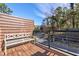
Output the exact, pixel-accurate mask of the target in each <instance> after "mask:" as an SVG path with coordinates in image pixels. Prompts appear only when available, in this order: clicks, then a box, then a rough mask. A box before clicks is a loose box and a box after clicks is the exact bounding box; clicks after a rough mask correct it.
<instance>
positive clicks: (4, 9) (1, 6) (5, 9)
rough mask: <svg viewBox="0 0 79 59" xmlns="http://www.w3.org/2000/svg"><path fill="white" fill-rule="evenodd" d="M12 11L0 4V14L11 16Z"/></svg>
mask: <svg viewBox="0 0 79 59" xmlns="http://www.w3.org/2000/svg"><path fill="white" fill-rule="evenodd" d="M12 12H13V11H12V10H11V9H10V8H8V6H7V5H6V4H4V3H0V13H6V14H11V13H12Z"/></svg>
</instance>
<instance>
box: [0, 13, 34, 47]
mask: <svg viewBox="0 0 79 59" xmlns="http://www.w3.org/2000/svg"><path fill="white" fill-rule="evenodd" d="M33 30H34V22H33V21H32V20H29V19H23V18H18V17H14V16H10V15H7V14H0V41H2V40H3V39H4V35H5V34H8V33H27V32H29V33H30V34H32V31H33ZM0 43H1V42H0ZM0 46H1V44H0Z"/></svg>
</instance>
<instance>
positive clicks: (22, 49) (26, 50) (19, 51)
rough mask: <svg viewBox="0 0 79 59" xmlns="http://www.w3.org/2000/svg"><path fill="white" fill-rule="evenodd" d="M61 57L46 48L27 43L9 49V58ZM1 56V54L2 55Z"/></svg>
mask: <svg viewBox="0 0 79 59" xmlns="http://www.w3.org/2000/svg"><path fill="white" fill-rule="evenodd" d="M59 54H60V56H61V55H62V56H63V54H61V53H57V52H54V51H53V52H51V50H47V49H46V48H44V47H43V48H41V47H40V46H38V45H37V44H32V43H25V44H23V45H19V46H16V47H12V48H9V49H7V56H59ZM0 55H1V54H0Z"/></svg>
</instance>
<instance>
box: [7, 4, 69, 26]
mask: <svg viewBox="0 0 79 59" xmlns="http://www.w3.org/2000/svg"><path fill="white" fill-rule="evenodd" d="M6 5H7V6H8V7H9V8H10V9H12V11H13V13H12V15H13V16H18V17H20V18H25V19H30V20H33V21H34V23H35V25H41V24H42V21H43V19H44V18H45V17H46V16H47V15H45V14H44V13H46V14H49V15H51V13H50V9H51V8H53V9H55V8H57V7H58V6H61V7H67V6H69V4H63V3H52V4H51V3H42V4H41V3H39V4H38V3H36V4H35V3H7V4H6Z"/></svg>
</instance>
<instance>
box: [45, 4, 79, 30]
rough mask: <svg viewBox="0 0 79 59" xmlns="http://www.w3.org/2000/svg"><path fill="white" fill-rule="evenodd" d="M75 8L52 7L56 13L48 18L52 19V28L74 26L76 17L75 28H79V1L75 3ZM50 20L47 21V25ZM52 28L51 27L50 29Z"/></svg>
mask: <svg viewBox="0 0 79 59" xmlns="http://www.w3.org/2000/svg"><path fill="white" fill-rule="evenodd" d="M74 5H75V6H74V9H69V8H67V7H60V6H59V7H57V8H56V9H55V10H53V9H52V11H53V12H54V14H52V16H49V17H47V18H45V19H46V21H47V20H49V19H51V21H50V23H51V28H52V29H55V28H56V29H67V28H73V19H74V25H75V26H74V28H79V3H76V4H74ZM48 23H49V22H47V25H49V24H48ZM50 30H51V29H50Z"/></svg>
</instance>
